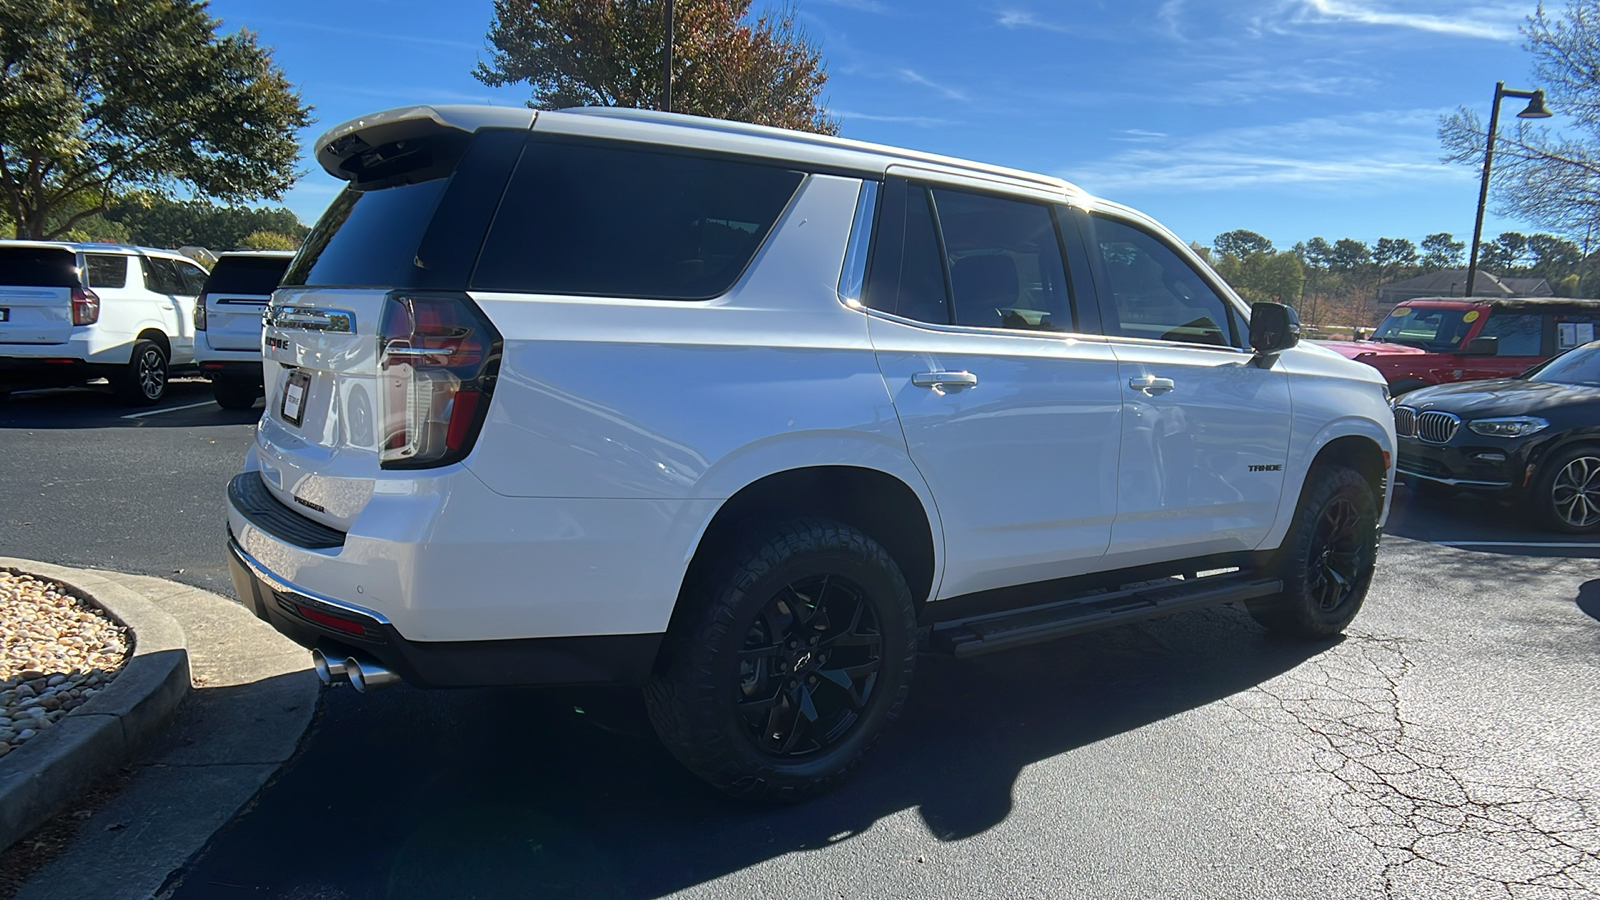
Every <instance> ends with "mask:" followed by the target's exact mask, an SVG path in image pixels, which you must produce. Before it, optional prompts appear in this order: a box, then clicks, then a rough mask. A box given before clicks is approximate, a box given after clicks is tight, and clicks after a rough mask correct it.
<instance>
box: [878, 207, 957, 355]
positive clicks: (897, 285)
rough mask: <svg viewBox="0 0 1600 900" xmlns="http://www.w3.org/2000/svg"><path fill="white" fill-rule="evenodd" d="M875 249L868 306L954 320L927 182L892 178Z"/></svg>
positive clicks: (944, 322)
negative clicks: (951, 316) (924, 185)
mask: <svg viewBox="0 0 1600 900" xmlns="http://www.w3.org/2000/svg"><path fill="white" fill-rule="evenodd" d="M872 252H873V256H872V269H871V271H870V272H868V273H867V282H866V287H865V289H864V290H863V296H864V298H865V301H866V304H867V306H869V307H871V308H873V309H876V310H879V311H881V312H886V313H892V314H894V315H897V316H903V317H905V318H907V319H916V320H917V321H919V322H932V323H934V324H937V325H948V324H950V296H949V291H948V290H947V289H946V287H945V282H944V263H943V262H942V261H941V259H940V255H941V254H940V252H939V235H938V233H937V232H936V231H935V229H934V225H933V200H932V198H931V197H930V196H929V195H928V189H927V188H925V187H922V186H921V185H915V184H910V183H909V182H906V181H902V180H900V179H897V178H896V179H890V181H889V183H888V184H887V185H885V187H884V191H883V212H882V213H880V214H879V219H878V237H877V243H876V245H875V246H874V248H873V251H872Z"/></svg>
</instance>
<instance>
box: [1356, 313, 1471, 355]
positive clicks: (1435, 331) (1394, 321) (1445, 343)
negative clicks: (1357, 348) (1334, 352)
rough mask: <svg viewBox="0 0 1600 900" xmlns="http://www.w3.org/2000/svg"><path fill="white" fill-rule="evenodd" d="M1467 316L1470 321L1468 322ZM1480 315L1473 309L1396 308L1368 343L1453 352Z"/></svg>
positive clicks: (1436, 351)
mask: <svg viewBox="0 0 1600 900" xmlns="http://www.w3.org/2000/svg"><path fill="white" fill-rule="evenodd" d="M1468 315H1470V316H1471V317H1472V318H1471V319H1468V318H1467V316H1468ZM1481 315H1483V314H1482V313H1481V312H1479V311H1477V310H1475V309H1462V308H1460V307H1438V306H1397V307H1395V308H1394V311H1393V312H1391V313H1389V318H1387V319H1384V320H1383V324H1382V325H1379V326H1378V330H1377V331H1374V332H1373V333H1372V339H1373V340H1375V341H1385V342H1387V343H1390V344H1403V345H1405V346H1407V347H1417V348H1420V349H1422V350H1428V351H1431V352H1434V353H1438V352H1442V351H1445V350H1454V349H1456V348H1457V347H1460V346H1461V340H1462V338H1465V337H1466V336H1467V332H1468V331H1471V330H1472V323H1473V322H1476V321H1477V320H1478V317H1479V316H1481Z"/></svg>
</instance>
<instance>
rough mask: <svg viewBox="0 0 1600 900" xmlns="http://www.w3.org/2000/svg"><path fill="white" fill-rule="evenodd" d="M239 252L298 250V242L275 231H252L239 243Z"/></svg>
mask: <svg viewBox="0 0 1600 900" xmlns="http://www.w3.org/2000/svg"><path fill="white" fill-rule="evenodd" d="M239 249H240V250H298V249H300V242H299V241H297V240H295V239H294V238H292V237H290V236H288V235H287V234H281V233H279V232H276V231H252V232H250V233H249V234H247V235H245V236H244V240H242V241H240V242H239Z"/></svg>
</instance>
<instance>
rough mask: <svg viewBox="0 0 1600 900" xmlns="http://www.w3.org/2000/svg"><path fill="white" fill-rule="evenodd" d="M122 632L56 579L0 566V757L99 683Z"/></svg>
mask: <svg viewBox="0 0 1600 900" xmlns="http://www.w3.org/2000/svg"><path fill="white" fill-rule="evenodd" d="M126 632H127V629H126V628H123V627H122V626H121V625H118V624H117V623H115V622H113V621H111V619H109V618H108V617H107V616H106V614H105V613H104V612H102V611H101V610H100V609H99V608H98V607H96V606H95V605H94V604H92V603H90V602H88V601H87V600H83V599H80V598H78V597H76V596H73V595H72V594H71V593H70V592H68V590H67V589H66V588H64V587H62V586H61V585H59V584H56V583H55V582H53V581H44V580H42V579H38V578H34V577H33V576H32V575H24V574H20V573H16V572H11V571H7V570H4V569H0V757H4V756H5V755H6V754H8V753H10V752H11V751H12V750H14V749H16V748H17V747H18V746H19V745H21V744H23V743H25V742H27V741H28V740H30V739H31V738H34V737H36V736H37V735H38V734H39V733H40V732H43V731H44V730H45V729H47V728H49V727H50V726H51V725H54V724H55V723H56V722H58V721H60V719H61V717H62V716H65V715H66V714H67V713H69V712H71V711H73V710H74V709H77V708H78V707H79V706H82V705H83V704H84V703H86V702H87V701H88V700H89V698H90V697H92V696H94V695H95V694H97V693H99V692H100V691H102V690H104V689H105V688H106V686H107V685H109V684H110V683H111V681H112V679H114V678H116V677H117V673H118V672H120V671H121V670H122V666H123V664H124V663H125V662H126V661H127V658H128V651H129V649H130V643H131V642H130V641H129V639H128V635H127V633H126Z"/></svg>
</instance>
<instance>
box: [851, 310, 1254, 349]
mask: <svg viewBox="0 0 1600 900" xmlns="http://www.w3.org/2000/svg"><path fill="white" fill-rule="evenodd" d="M859 309H860V310H861V311H862V312H864V313H866V314H867V315H869V316H871V317H873V318H876V319H883V320H884V321H886V322H894V323H896V324H899V325H910V326H912V327H914V328H922V329H926V330H928V331H939V332H943V333H945V334H970V335H982V336H985V337H1015V338H1049V339H1052V340H1064V339H1070V340H1074V341H1080V342H1083V343H1095V344H1106V343H1110V341H1111V338H1110V337H1108V336H1107V335H1104V334H1085V333H1080V332H1076V331H1043V330H1038V331H1035V330H1033V329H1031V328H999V327H995V328H990V327H987V326H984V325H948V324H945V323H943V322H924V321H922V320H921V319H908V318H906V317H905V316H897V315H895V314H894V313H890V312H884V311H883V310H881V309H871V308H870V307H866V306H862V307H859ZM1156 343H1164V342H1160V341H1157V342H1156ZM1210 349H1212V350H1220V349H1223V348H1220V347H1212V348H1210ZM1230 349H1231V348H1230Z"/></svg>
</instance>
